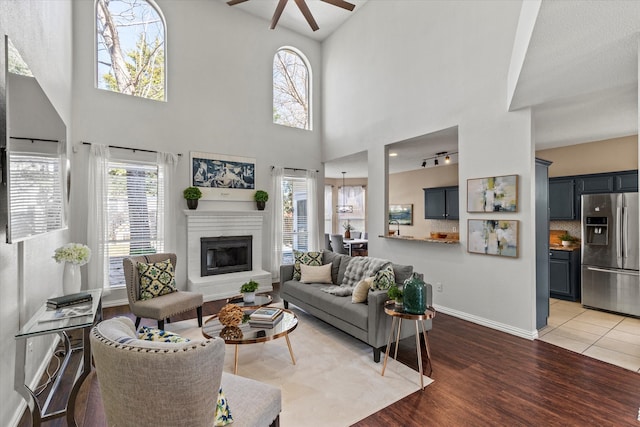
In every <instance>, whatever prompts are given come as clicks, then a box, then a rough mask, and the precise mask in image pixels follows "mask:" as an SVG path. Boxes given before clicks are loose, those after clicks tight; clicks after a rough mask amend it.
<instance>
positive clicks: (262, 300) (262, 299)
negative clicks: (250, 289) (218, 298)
mask: <svg viewBox="0 0 640 427" xmlns="http://www.w3.org/2000/svg"><path fill="white" fill-rule="evenodd" d="M272 302H273V298H271V295H256V299H255V300H254V301H253V302H244V300H243V299H242V295H237V296H235V297H231V298H229V299H227V304H235V305H237V306H239V307H242V308H259V307H266V306H268V305H269V304H271V303H272Z"/></svg>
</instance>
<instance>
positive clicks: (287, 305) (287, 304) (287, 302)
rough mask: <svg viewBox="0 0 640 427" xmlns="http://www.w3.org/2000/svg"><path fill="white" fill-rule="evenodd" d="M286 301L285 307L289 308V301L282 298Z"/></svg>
mask: <svg viewBox="0 0 640 427" xmlns="http://www.w3.org/2000/svg"><path fill="white" fill-rule="evenodd" d="M282 302H283V303H284V308H289V301H285V300H282Z"/></svg>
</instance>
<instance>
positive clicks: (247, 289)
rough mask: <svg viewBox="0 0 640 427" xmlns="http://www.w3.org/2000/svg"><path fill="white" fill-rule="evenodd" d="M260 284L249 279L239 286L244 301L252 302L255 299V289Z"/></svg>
mask: <svg viewBox="0 0 640 427" xmlns="http://www.w3.org/2000/svg"><path fill="white" fill-rule="evenodd" d="M259 286H260V285H259V284H258V282H256V281H255V280H253V279H252V280H249V281H248V282H246V283H244V284H243V285H242V286H240V292H241V293H242V300H243V301H244V302H254V301H255V300H256V291H257V290H258V287H259Z"/></svg>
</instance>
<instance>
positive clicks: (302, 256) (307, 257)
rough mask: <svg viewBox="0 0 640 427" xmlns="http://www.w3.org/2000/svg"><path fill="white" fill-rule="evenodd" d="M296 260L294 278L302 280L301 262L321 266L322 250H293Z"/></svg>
mask: <svg viewBox="0 0 640 427" xmlns="http://www.w3.org/2000/svg"><path fill="white" fill-rule="evenodd" d="M293 256H294V257H295V262H294V264H293V280H300V277H301V273H300V264H304V265H312V266H315V267H319V266H321V265H322V252H300V251H295V250H294V251H293Z"/></svg>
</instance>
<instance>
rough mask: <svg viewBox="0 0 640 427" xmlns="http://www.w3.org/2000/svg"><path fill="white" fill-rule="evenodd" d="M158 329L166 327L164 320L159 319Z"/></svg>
mask: <svg viewBox="0 0 640 427" xmlns="http://www.w3.org/2000/svg"><path fill="white" fill-rule="evenodd" d="M158 329H164V320H158Z"/></svg>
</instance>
